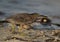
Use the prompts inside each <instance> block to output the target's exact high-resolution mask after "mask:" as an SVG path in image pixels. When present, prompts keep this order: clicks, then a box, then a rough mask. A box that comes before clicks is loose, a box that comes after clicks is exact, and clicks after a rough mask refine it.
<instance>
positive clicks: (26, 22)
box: [6, 13, 47, 30]
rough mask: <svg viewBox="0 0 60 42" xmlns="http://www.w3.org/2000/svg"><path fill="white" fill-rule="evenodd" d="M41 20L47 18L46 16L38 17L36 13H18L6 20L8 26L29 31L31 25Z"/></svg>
mask: <svg viewBox="0 0 60 42" xmlns="http://www.w3.org/2000/svg"><path fill="white" fill-rule="evenodd" d="M42 18H47V16H44V15H40V14H38V13H32V14H29V13H19V14H16V15H12V16H10V17H8V18H7V19H6V21H8V22H9V23H10V24H12V25H13V27H14V26H19V30H20V29H29V28H31V24H32V23H34V22H36V21H40V20H41V19H42Z"/></svg>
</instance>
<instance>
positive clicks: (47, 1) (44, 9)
mask: <svg viewBox="0 0 60 42" xmlns="http://www.w3.org/2000/svg"><path fill="white" fill-rule="evenodd" d="M0 11H3V12H5V13H6V14H5V15H3V16H0V19H4V18H6V17H8V16H10V15H13V14H14V13H23V12H27V13H34V12H37V13H40V14H43V15H47V16H51V17H53V16H57V17H58V16H59V15H60V0H0ZM51 17H50V18H51ZM59 17H60V16H59ZM51 20H52V22H54V23H60V19H58V18H51Z"/></svg>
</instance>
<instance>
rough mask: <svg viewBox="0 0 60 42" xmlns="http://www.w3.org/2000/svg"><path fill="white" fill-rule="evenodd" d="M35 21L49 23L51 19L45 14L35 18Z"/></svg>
mask: <svg viewBox="0 0 60 42" xmlns="http://www.w3.org/2000/svg"><path fill="white" fill-rule="evenodd" d="M36 22H39V23H41V24H43V25H49V24H51V20H50V19H49V18H48V17H47V16H41V17H38V18H37V19H36Z"/></svg>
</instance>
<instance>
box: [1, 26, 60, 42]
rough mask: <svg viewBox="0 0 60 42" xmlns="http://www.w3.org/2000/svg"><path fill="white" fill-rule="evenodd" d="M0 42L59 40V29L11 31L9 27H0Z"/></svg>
mask: <svg viewBox="0 0 60 42" xmlns="http://www.w3.org/2000/svg"><path fill="white" fill-rule="evenodd" d="M0 42H60V30H34V29H30V30H24V31H22V32H17V33H11V31H10V29H9V28H3V27H1V28H0Z"/></svg>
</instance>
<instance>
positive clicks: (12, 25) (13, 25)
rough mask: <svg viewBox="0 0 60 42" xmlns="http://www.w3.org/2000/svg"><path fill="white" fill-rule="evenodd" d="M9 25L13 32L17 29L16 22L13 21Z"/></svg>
mask: <svg viewBox="0 0 60 42" xmlns="http://www.w3.org/2000/svg"><path fill="white" fill-rule="evenodd" d="M9 25H10V26H11V29H10V30H11V32H14V31H15V27H16V25H15V24H13V23H9Z"/></svg>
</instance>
